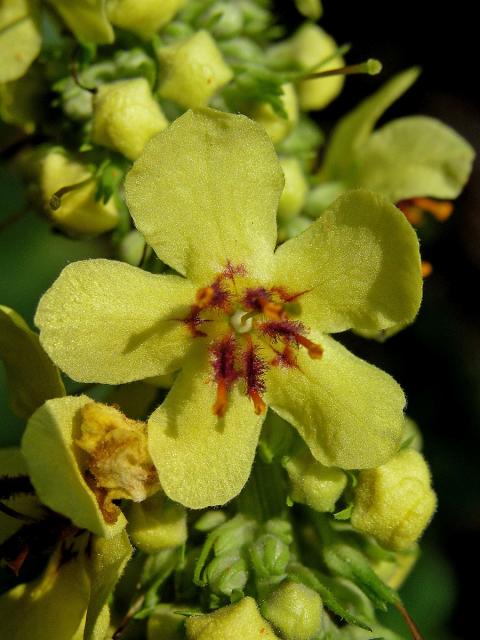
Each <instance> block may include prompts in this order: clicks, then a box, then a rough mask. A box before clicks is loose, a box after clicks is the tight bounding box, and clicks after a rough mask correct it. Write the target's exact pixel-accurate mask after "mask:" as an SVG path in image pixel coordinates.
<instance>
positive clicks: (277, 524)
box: [265, 518, 293, 544]
mask: <svg viewBox="0 0 480 640" xmlns="http://www.w3.org/2000/svg"><path fill="white" fill-rule="evenodd" d="M265 531H266V532H267V533H271V534H272V535H274V536H277V538H280V540H282V541H283V542H284V543H285V544H292V542H293V532H292V525H291V524H290V522H288V520H282V519H281V518H272V519H271V520H268V521H267V522H266V523H265Z"/></svg>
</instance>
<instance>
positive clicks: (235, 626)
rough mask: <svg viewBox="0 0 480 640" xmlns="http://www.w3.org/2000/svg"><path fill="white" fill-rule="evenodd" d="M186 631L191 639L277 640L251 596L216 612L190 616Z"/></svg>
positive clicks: (189, 639)
mask: <svg viewBox="0 0 480 640" xmlns="http://www.w3.org/2000/svg"><path fill="white" fill-rule="evenodd" d="M186 629H187V639H188V640H238V639H239V638H241V640H275V639H277V640H278V636H276V635H275V634H274V632H273V631H272V628H271V626H270V625H269V624H268V622H266V620H264V619H263V618H262V616H261V615H260V612H259V611H258V607H257V604H256V602H255V600H254V599H253V598H250V597H247V598H242V600H240V601H239V602H236V603H235V604H231V605H229V606H227V607H222V608H221V609H217V610H216V611H214V612H213V613H207V614H204V615H199V616H191V617H190V618H188V620H187V623H186Z"/></svg>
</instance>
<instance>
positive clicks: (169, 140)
mask: <svg viewBox="0 0 480 640" xmlns="http://www.w3.org/2000/svg"><path fill="white" fill-rule="evenodd" d="M232 149H234V150H235V151H234V152H232ZM282 189H283V176H282V172H281V169H280V165H279V162H278V160H277V157H276V154H275V151H274V148H273V145H272V143H271V142H270V140H269V138H268V136H267V134H266V133H265V131H264V130H263V129H262V127H260V126H259V125H258V124H256V123H255V122H253V121H252V120H249V119H248V118H246V117H245V116H241V115H232V114H228V113H222V112H220V111H214V110H212V109H201V110H198V111H188V112H187V113H185V114H184V115H183V116H181V117H180V118H178V119H177V120H175V122H174V123H173V124H172V125H170V126H169V127H168V129H166V130H165V131H162V132H161V133H159V134H158V135H157V136H155V137H154V138H153V139H152V140H151V141H150V142H149V143H148V144H147V145H146V147H145V149H144V151H143V153H142V155H141V156H140V158H139V159H138V160H137V161H136V162H135V164H134V165H133V169H132V170H131V171H130V173H129V174H128V176H127V179H126V183H125V190H126V196H127V201H128V205H129V207H130V211H131V213H132V216H133V218H134V220H135V224H136V225H137V227H138V229H139V230H140V231H141V232H142V233H143V235H144V236H145V238H146V239H147V242H148V243H149V244H151V245H152V246H153V248H154V249H155V251H156V252H157V254H158V256H159V257H160V258H161V259H162V260H163V261H164V262H166V263H167V264H169V265H170V266H171V267H173V268H174V269H176V270H177V271H179V272H180V273H182V274H187V275H188V276H189V277H191V278H192V279H193V280H195V281H197V282H202V283H205V282H207V281H208V279H209V278H211V276H212V275H214V274H216V273H218V272H219V271H221V270H222V269H223V268H224V266H225V264H226V262H227V260H230V261H231V262H232V263H234V264H239V263H242V264H244V265H245V266H246V267H247V268H248V267H250V269H251V270H252V271H253V274H255V275H257V276H258V275H262V274H264V273H265V268H266V266H265V265H268V264H269V263H270V261H271V256H272V252H273V249H274V247H275V242H276V236H277V231H276V211H277V205H278V201H279V198H280V194H281V192H282ZM253 274H252V275H253Z"/></svg>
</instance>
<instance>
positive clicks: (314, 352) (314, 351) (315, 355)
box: [296, 335, 323, 360]
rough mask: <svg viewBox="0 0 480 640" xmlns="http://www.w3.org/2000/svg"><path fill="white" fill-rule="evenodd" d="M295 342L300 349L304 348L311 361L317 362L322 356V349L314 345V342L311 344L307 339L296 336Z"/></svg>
mask: <svg viewBox="0 0 480 640" xmlns="http://www.w3.org/2000/svg"><path fill="white" fill-rule="evenodd" d="M296 341H297V342H298V344H301V345H302V347H305V349H306V350H307V351H308V355H309V356H310V358H312V359H313V360H318V359H319V358H321V357H322V356H323V347H321V346H320V345H319V344H315V342H312V341H311V340H309V339H308V338H305V336H302V335H297V336H296Z"/></svg>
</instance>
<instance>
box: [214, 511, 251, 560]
mask: <svg viewBox="0 0 480 640" xmlns="http://www.w3.org/2000/svg"><path fill="white" fill-rule="evenodd" d="M254 531H255V523H254V522H252V521H250V520H246V519H245V518H242V517H238V516H237V518H236V519H234V520H231V521H230V522H229V523H228V524H226V525H225V527H224V528H222V532H221V533H220V534H219V536H218V538H217V539H216V540H215V543H214V545H213V550H214V552H215V555H216V556H219V555H224V554H227V553H231V552H234V551H237V550H238V549H240V548H241V547H243V545H244V544H247V543H249V542H251V541H252V540H253V534H254Z"/></svg>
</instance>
